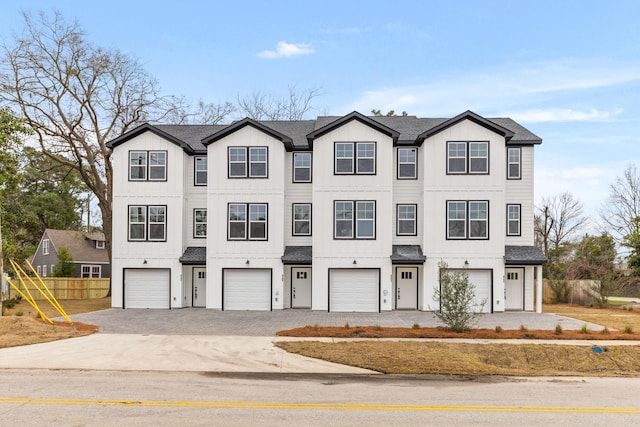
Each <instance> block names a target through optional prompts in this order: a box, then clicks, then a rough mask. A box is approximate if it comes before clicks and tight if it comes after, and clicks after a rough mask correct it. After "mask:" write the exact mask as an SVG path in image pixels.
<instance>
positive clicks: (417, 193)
mask: <svg viewBox="0 0 640 427" xmlns="http://www.w3.org/2000/svg"><path fill="white" fill-rule="evenodd" d="M407 148H415V149H416V150H417V154H416V158H417V162H418V168H417V171H418V179H397V176H398V147H394V148H393V176H392V180H393V181H392V182H393V209H392V210H393V217H392V223H393V230H392V233H393V244H394V245H421V244H422V236H423V234H424V224H425V222H424V202H423V201H424V171H425V166H424V165H425V161H424V160H425V159H424V158H422V157H421V154H420V153H421V151H422V147H407ZM429 167H430V165H429ZM398 204H406V205H413V204H415V205H417V212H416V216H417V228H416V231H417V235H416V236H398V235H397V230H396V227H397V224H398V222H397V214H398V211H397V208H396V206H397V205H398Z"/></svg>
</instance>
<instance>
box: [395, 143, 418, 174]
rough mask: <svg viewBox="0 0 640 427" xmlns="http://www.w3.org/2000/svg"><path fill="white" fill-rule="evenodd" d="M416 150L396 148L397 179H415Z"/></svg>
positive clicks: (416, 171)
mask: <svg viewBox="0 0 640 427" xmlns="http://www.w3.org/2000/svg"><path fill="white" fill-rule="evenodd" d="M417 153H418V150H417V149H415V148H398V179H416V178H417V177H418V167H417V164H418V163H417V160H418V155H417Z"/></svg>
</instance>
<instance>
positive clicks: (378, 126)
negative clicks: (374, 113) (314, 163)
mask: <svg viewBox="0 0 640 427" xmlns="http://www.w3.org/2000/svg"><path fill="white" fill-rule="evenodd" d="M352 120H356V121H358V122H360V123H362V124H363V125H366V126H369V127H371V128H373V129H375V130H377V131H378V132H380V133H383V134H385V135H387V136H389V137H390V138H391V139H393V144H394V145H395V144H397V142H398V137H399V136H400V133H399V132H398V131H396V130H394V129H391V128H390V127H387V126H385V125H383V124H382V123H380V122H377V121H375V120H373V119H372V118H370V117H367V116H364V115H362V114H360V113H358V112H357V111H354V112H352V113H349V114H347V115H346V116H343V117H340V118H339V119H337V120H335V121H333V122H331V123H329V124H327V125H325V126H323V127H321V128H319V129H316V130H314V131H313V132H311V133H310V134H308V135H307V141H308V142H309V147H310V148H313V141H314V140H315V139H316V138H319V137H321V136H322V135H325V134H327V133H329V132H331V131H333V130H334V129H337V128H339V127H340V126H342V125H344V124H346V123H349V122H350V121H352Z"/></svg>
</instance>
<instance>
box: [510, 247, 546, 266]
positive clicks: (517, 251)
mask: <svg viewBox="0 0 640 427" xmlns="http://www.w3.org/2000/svg"><path fill="white" fill-rule="evenodd" d="M546 262H547V258H546V257H545V256H544V253H543V252H542V250H540V248H538V247H537V246H505V247H504V265H542V264H544V263H546Z"/></svg>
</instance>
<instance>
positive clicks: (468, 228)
mask: <svg viewBox="0 0 640 427" xmlns="http://www.w3.org/2000/svg"><path fill="white" fill-rule="evenodd" d="M488 238H489V202H488V201H486V200H471V201H463V200H450V201H447V239H471V240H482V239H488Z"/></svg>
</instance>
